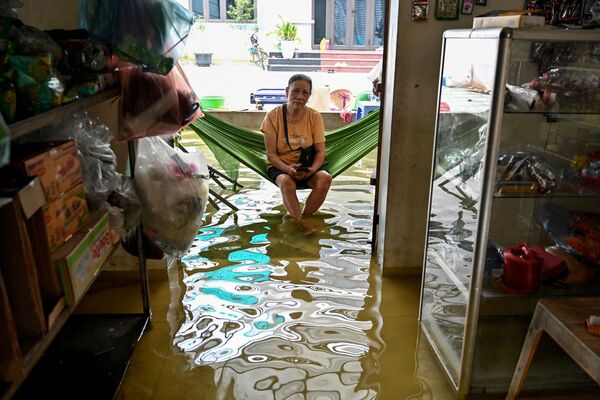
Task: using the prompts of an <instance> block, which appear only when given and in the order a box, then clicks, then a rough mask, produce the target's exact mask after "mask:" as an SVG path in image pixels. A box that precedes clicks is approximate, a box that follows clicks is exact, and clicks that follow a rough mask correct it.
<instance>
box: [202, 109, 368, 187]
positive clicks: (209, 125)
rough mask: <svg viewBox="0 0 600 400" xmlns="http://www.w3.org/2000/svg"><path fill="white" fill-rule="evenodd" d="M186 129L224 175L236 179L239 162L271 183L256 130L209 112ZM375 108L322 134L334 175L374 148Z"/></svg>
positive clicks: (328, 167)
mask: <svg viewBox="0 0 600 400" xmlns="http://www.w3.org/2000/svg"><path fill="white" fill-rule="evenodd" d="M190 128H191V129H192V130H193V131H194V132H195V133H196V134H197V135H198V136H199V137H200V138H201V139H202V140H203V141H204V143H206V145H207V146H208V147H209V149H210V150H211V151H212V152H213V153H214V155H215V158H216V159H217V161H218V162H219V164H220V165H221V167H222V168H223V169H224V170H225V172H226V173H227V175H228V176H229V177H230V178H231V179H233V180H234V181H237V178H238V168H239V163H240V162H241V163H242V164H244V165H246V166H248V167H249V168H250V169H252V170H253V171H254V172H256V173H257V174H259V175H260V176H262V177H264V178H265V179H267V180H269V181H271V182H273V181H272V180H271V179H270V178H269V176H268V175H267V156H266V152H265V146H264V141H263V135H262V133H260V132H256V131H252V130H249V129H245V128H242V127H239V126H236V125H234V124H231V123H229V122H226V121H223V120H221V119H219V118H216V117H214V116H212V115H210V114H204V117H202V118H199V119H197V120H196V121H194V122H193V123H192V124H190ZM378 139H379V110H376V111H373V112H371V113H370V114H368V115H367V116H365V117H364V118H362V119H360V120H358V121H355V122H353V123H351V124H348V125H344V126H342V127H341V128H337V129H335V130H332V131H330V132H326V135H325V149H326V152H327V161H328V165H327V170H328V171H329V173H330V174H331V175H332V176H333V177H336V176H337V175H339V174H341V173H342V172H343V171H345V170H346V169H347V168H349V167H350V166H352V165H353V164H354V163H356V162H357V161H359V160H360V159H361V158H363V157H364V156H365V155H367V154H368V153H369V152H370V151H371V150H373V149H374V148H375V147H377V142H378Z"/></svg>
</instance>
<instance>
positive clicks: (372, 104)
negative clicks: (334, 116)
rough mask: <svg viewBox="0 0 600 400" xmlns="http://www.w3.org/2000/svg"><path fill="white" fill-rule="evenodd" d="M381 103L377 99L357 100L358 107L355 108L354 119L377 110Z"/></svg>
mask: <svg viewBox="0 0 600 400" xmlns="http://www.w3.org/2000/svg"><path fill="white" fill-rule="evenodd" d="M380 105H381V103H379V102H378V101H359V102H358V109H357V110H356V120H357V121H358V120H359V119H361V118H363V117H366V116H367V114H369V113H371V112H373V111H375V110H379V106H380Z"/></svg>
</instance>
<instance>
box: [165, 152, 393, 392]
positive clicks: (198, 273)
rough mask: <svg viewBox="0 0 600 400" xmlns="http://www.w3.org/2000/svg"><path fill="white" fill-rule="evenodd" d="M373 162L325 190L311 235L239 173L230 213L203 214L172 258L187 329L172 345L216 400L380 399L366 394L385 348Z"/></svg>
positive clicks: (271, 192) (268, 188)
mask: <svg viewBox="0 0 600 400" xmlns="http://www.w3.org/2000/svg"><path fill="white" fill-rule="evenodd" d="M205 153H206V155H207V156H209V154H208V151H205ZM209 162H210V161H209ZM375 162H376V151H374V152H372V153H371V154H370V155H368V156H367V157H365V158H364V159H363V160H361V161H360V162H359V163H358V164H357V165H356V166H354V167H353V168H352V169H351V170H350V171H348V172H347V173H346V174H345V175H343V176H340V177H338V178H336V179H335V180H334V183H333V186H332V188H331V191H330V194H329V196H328V198H327V200H326V202H325V204H324V205H323V206H322V208H321V210H320V212H319V213H317V214H316V215H315V216H313V217H311V218H310V219H309V220H308V222H309V223H310V224H311V225H312V226H313V227H314V228H316V229H315V230H316V231H315V232H313V233H311V234H305V233H304V231H303V230H302V229H301V228H300V227H299V226H298V225H296V223H294V222H293V221H291V220H289V219H288V218H286V217H284V215H285V209H284V207H283V206H282V205H281V197H280V195H279V191H278V189H277V188H276V187H275V186H274V185H272V184H271V183H269V182H266V181H264V180H262V178H260V177H258V175H256V174H254V173H252V172H250V171H246V170H244V169H242V170H241V174H240V175H241V183H242V184H243V185H244V188H243V189H242V190H240V191H239V192H238V193H237V194H235V195H233V196H231V197H230V198H229V200H230V201H232V202H233V203H234V204H235V205H236V206H237V207H238V208H239V211H237V212H236V213H232V212H231V210H229V209H228V208H227V206H225V205H224V204H222V203H221V204H220V205H219V206H220V207H221V209H220V210H219V211H216V212H215V211H213V210H212V208H211V210H209V211H213V212H209V213H207V218H206V222H205V225H204V226H203V227H202V229H201V231H200V233H199V234H198V236H197V237H196V240H195V242H194V244H193V246H192V249H191V250H190V251H189V253H188V254H187V255H186V256H185V257H184V258H183V259H182V262H183V265H184V269H183V282H184V285H185V294H184V295H183V299H182V305H183V310H184V313H185V320H184V321H183V322H182V323H181V325H180V326H179V328H178V330H177V332H176V333H175V335H174V338H173V345H174V346H176V347H177V348H178V349H179V350H180V351H181V352H183V353H184V354H185V355H186V356H187V357H188V358H189V360H190V361H191V362H193V364H194V365H196V366H209V367H211V368H213V369H214V372H215V385H216V387H215V388H214V390H215V398H235V399H242V398H247V399H280V398H281V399H283V398H285V399H296V398H297V399H300V398H302V399H372V398H376V397H378V392H377V386H376V385H371V384H369V382H370V381H371V379H369V376H370V375H371V374H373V373H375V372H377V371H376V369H375V368H374V367H373V366H374V365H377V360H378V357H379V356H380V354H381V352H382V349H383V347H384V343H383V340H382V338H381V337H380V335H379V332H380V330H381V325H382V318H381V314H380V312H379V300H378V299H379V297H378V294H377V293H373V289H374V288H376V287H379V286H380V282H379V281H380V276H379V272H378V270H377V269H376V268H374V267H373V266H372V265H371V246H370V240H371V230H372V216H373V201H374V187H373V186H371V185H370V184H369V178H370V176H371V173H372V170H373V168H374V167H375ZM213 186H214V185H213ZM308 193H309V191H307V190H305V191H299V197H300V200H302V199H304V198H305V197H306V196H307V195H308Z"/></svg>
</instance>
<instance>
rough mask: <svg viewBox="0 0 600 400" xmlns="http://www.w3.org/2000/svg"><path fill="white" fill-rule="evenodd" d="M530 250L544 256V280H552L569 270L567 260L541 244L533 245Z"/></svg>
mask: <svg viewBox="0 0 600 400" xmlns="http://www.w3.org/2000/svg"><path fill="white" fill-rule="evenodd" d="M529 250H531V251H533V252H534V253H535V254H537V255H538V256H540V257H541V258H542V260H543V261H542V280H543V281H545V280H551V279H556V278H559V277H561V276H562V275H564V274H566V273H567V272H568V271H569V268H568V267H567V263H566V262H565V260H563V259H562V258H560V257H559V256H557V255H554V254H552V253H548V252H547V251H546V250H544V249H543V248H542V247H541V246H531V247H530V248H529Z"/></svg>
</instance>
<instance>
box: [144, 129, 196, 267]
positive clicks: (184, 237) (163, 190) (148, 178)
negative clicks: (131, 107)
mask: <svg viewBox="0 0 600 400" xmlns="http://www.w3.org/2000/svg"><path fill="white" fill-rule="evenodd" d="M134 180H135V187H136V190H137V193H138V196H139V197H140V200H141V202H142V223H143V225H144V230H145V231H146V235H147V236H148V237H149V238H150V239H151V240H153V241H154V242H155V243H156V245H157V246H158V247H159V248H160V249H161V250H162V251H164V252H165V253H167V254H170V255H172V256H175V257H181V256H183V255H184V254H185V252H186V251H187V250H188V249H189V247H190V246H191V244H192V242H193V240H194V238H195V236H196V234H197V233H198V230H199V229H200V227H201V226H202V215H203V213H204V209H205V207H206V203H207V201H208V166H207V164H206V160H205V159H204V155H203V154H202V153H190V154H186V153H181V152H177V151H175V150H174V149H173V148H172V147H170V146H169V145H168V144H167V143H166V142H165V141H164V140H163V139H161V138H160V137H149V138H144V139H140V140H139V141H138V148H137V158H136V162H135V179H134Z"/></svg>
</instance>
